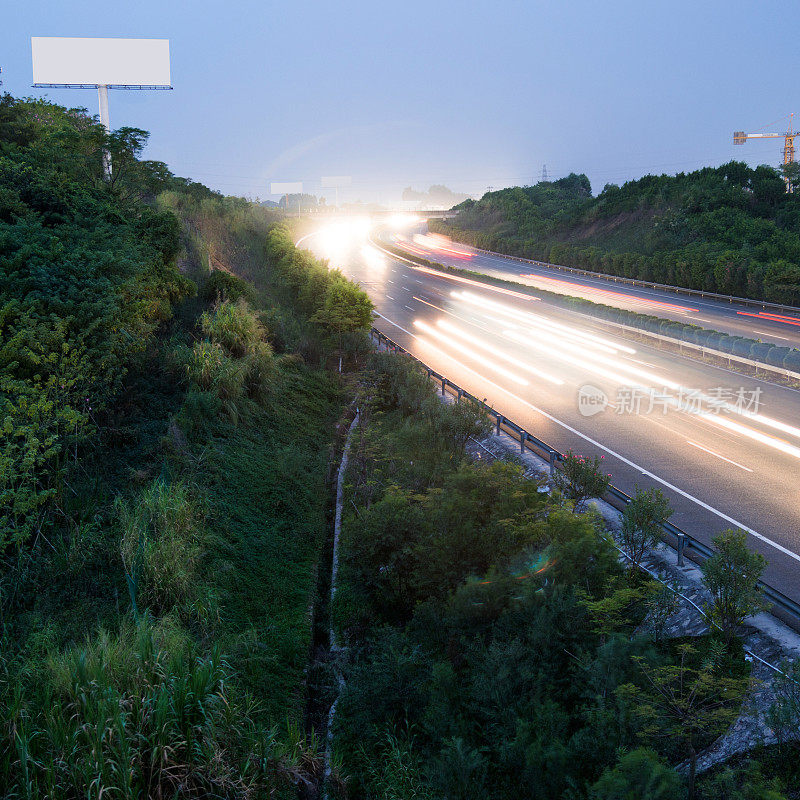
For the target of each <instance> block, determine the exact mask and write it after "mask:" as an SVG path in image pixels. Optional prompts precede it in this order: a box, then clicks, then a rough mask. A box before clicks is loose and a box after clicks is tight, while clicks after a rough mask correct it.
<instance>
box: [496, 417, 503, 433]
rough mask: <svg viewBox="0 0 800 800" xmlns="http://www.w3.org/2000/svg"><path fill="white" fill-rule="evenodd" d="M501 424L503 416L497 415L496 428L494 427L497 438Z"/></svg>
mask: <svg viewBox="0 0 800 800" xmlns="http://www.w3.org/2000/svg"><path fill="white" fill-rule="evenodd" d="M502 422H503V415H502V414H498V415H497V426H496V427H495V433H496V434H497V436H499V435H500V425H501V424H502Z"/></svg>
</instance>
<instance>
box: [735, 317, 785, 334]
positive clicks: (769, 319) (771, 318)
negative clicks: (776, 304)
mask: <svg viewBox="0 0 800 800" xmlns="http://www.w3.org/2000/svg"><path fill="white" fill-rule="evenodd" d="M736 313H737V314H739V315H741V316H743V317H755V318H756V319H763V320H765V321H766V322H783V323H785V324H786V325H800V319H798V318H797V317H784V316H782V315H780V314H768V313H767V312H766V311H759V312H758V314H753V313H751V312H749V311H737V312H736ZM770 335H771V334H770Z"/></svg>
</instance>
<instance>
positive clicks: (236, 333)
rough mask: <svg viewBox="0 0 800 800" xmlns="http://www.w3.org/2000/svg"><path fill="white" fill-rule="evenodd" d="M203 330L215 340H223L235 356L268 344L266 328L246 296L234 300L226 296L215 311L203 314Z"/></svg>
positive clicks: (201, 322) (251, 351)
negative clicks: (250, 306) (246, 301)
mask: <svg viewBox="0 0 800 800" xmlns="http://www.w3.org/2000/svg"><path fill="white" fill-rule="evenodd" d="M200 328H201V329H202V331H203V334H204V335H205V336H206V337H207V338H208V339H210V340H211V341H212V342H214V343H215V344H220V345H222V347H223V348H224V349H225V351H226V352H227V353H228V355H230V356H231V357H233V358H242V357H243V356H246V355H248V354H249V353H253V352H255V351H256V350H257V349H258V347H259V345H261V344H266V342H265V337H266V332H265V330H264V328H263V326H262V325H261V323H260V322H259V321H258V319H257V318H256V315H255V314H254V313H253V312H252V311H251V310H250V308H249V307H248V306H247V304H246V303H245V302H244V301H243V300H242V301H239V302H238V303H232V302H230V301H229V300H224V301H223V302H221V303H219V304H218V305H217V306H216V307H215V308H214V310H213V311H211V312H209V311H204V312H203V313H202V314H201V316H200Z"/></svg>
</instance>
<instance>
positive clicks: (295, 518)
mask: <svg viewBox="0 0 800 800" xmlns="http://www.w3.org/2000/svg"><path fill="white" fill-rule="evenodd" d="M338 400H339V397H338V394H337V391H336V389H335V387H334V385H333V384H332V382H331V381H330V380H329V379H328V378H327V377H326V376H325V375H324V374H321V373H319V372H316V371H312V370H308V369H306V368H304V367H297V366H289V367H286V368H284V369H283V370H282V371H281V373H280V374H279V376H278V379H277V381H276V384H275V386H274V392H273V394H272V397H271V399H270V401H269V405H268V407H267V408H264V409H253V411H252V413H251V414H250V415H249V416H248V417H247V418H246V419H243V420H241V421H240V424H239V425H236V426H234V425H233V424H232V423H230V422H228V421H221V420H216V421H209V424H208V425H207V426H204V427H203V429H202V432H201V431H198V432H197V435H196V436H195V437H193V438H194V443H193V447H192V450H193V451H194V453H195V454H197V455H198V457H199V465H198V467H197V469H196V473H197V475H198V478H200V479H202V481H203V484H204V486H205V489H206V491H207V497H208V502H209V504H210V506H211V508H212V517H211V523H210V529H209V533H210V534H211V536H212V537H213V538H212V541H213V542H214V546H213V549H212V550H211V551H210V552H209V554H208V556H209V557H208V562H207V565H206V576H207V580H208V583H209V585H210V586H212V587H214V588H215V589H216V591H217V592H218V598H219V604H220V615H221V618H222V623H223V631H222V635H221V640H222V642H223V649H224V651H225V652H227V653H230V654H231V655H230V657H229V658H230V660H231V663H232V666H234V668H235V669H236V670H237V671H238V672H239V673H240V675H241V677H242V679H243V685H244V688H246V689H247V690H249V691H251V692H252V693H253V694H254V696H255V697H256V698H257V699H258V700H259V701H261V702H262V703H263V704H264V709H265V712H266V716H267V717H268V718H269V719H270V720H271V721H272V722H280V721H282V719H283V718H284V717H286V716H289V717H291V718H292V719H293V720H295V721H299V720H300V718H301V715H302V710H303V689H302V687H303V670H304V668H305V666H306V663H307V660H308V651H309V646H310V636H311V624H310V615H309V609H310V605H311V603H312V601H313V595H314V589H315V578H316V568H317V563H318V559H319V556H320V553H321V546H322V542H323V538H324V532H325V509H326V500H327V492H326V472H327V461H328V455H329V444H330V436H331V430H332V424H333V422H334V420H335V418H336V416H337V414H338V412H339V403H338ZM204 451H205V455H203V452H204Z"/></svg>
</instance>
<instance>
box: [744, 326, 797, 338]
mask: <svg viewBox="0 0 800 800" xmlns="http://www.w3.org/2000/svg"><path fill="white" fill-rule="evenodd" d="M753 333H757V334H759V335H760V336H771V337H772V338H773V339H786V340H788V339H789V337H788V336H778V334H777V333H769V332H768V331H757V330H755V328H754V329H753Z"/></svg>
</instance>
